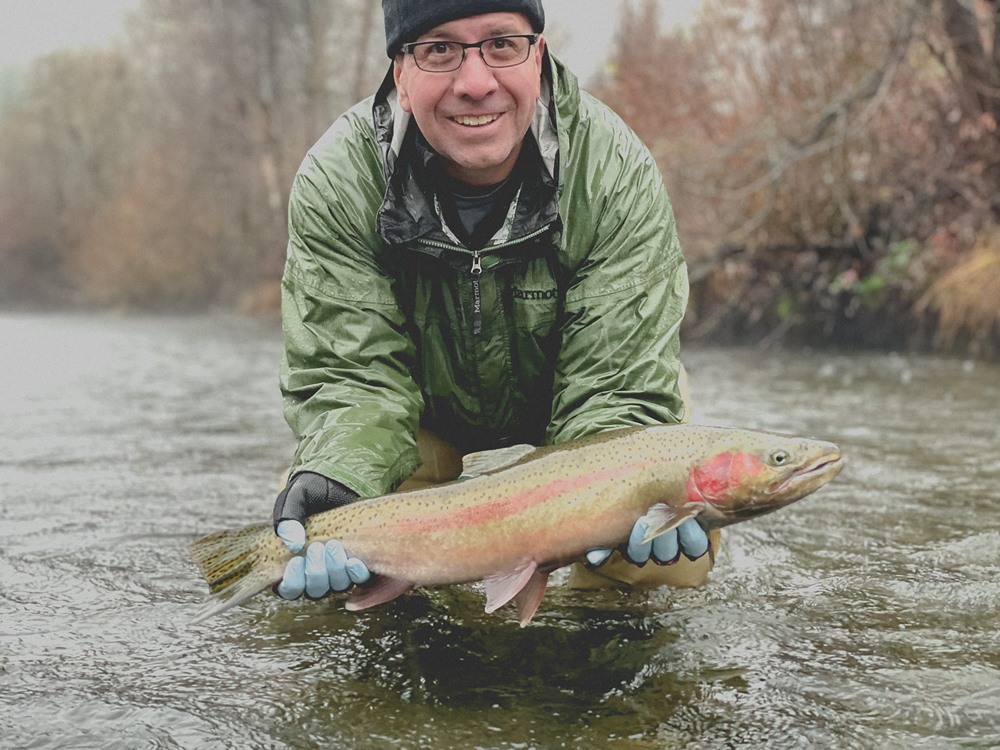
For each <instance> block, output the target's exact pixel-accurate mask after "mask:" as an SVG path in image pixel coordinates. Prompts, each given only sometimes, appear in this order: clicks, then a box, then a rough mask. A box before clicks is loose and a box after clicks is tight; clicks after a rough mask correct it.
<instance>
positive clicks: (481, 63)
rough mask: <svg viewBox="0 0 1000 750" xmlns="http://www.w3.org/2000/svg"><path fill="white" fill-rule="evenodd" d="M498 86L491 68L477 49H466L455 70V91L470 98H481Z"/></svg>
mask: <svg viewBox="0 0 1000 750" xmlns="http://www.w3.org/2000/svg"><path fill="white" fill-rule="evenodd" d="M498 86H499V84H498V83H497V79H496V76H494V75H493V68H491V67H490V66H489V65H487V64H486V61H485V60H483V56H482V54H480V52H479V50H477V49H470V50H468V52H467V53H466V55H465V61H464V62H463V63H462V67H460V68H459V69H458V71H456V77H455V87H454V88H455V93H456V94H457V95H459V96H467V97H469V98H471V99H482V98H484V97H486V96H487V95H489V94H491V93H493V92H494V91H496V89H497V87H498Z"/></svg>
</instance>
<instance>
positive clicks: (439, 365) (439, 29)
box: [274, 0, 711, 599]
mask: <svg viewBox="0 0 1000 750" xmlns="http://www.w3.org/2000/svg"><path fill="white" fill-rule="evenodd" d="M382 5H383V11H384V14H385V29H386V46H387V53H388V55H389V57H390V58H391V59H392V61H393V62H392V68H391V71H390V74H389V75H388V76H387V77H386V80H385V82H384V83H383V85H382V87H381V88H380V90H379V92H378V93H377V94H376V95H375V97H373V98H372V99H369V100H366V101H364V102H362V103H360V104H359V105H357V106H355V107H354V108H352V109H351V110H350V111H348V112H347V113H346V114H344V115H343V116H342V117H341V118H339V119H338V120H337V122H336V123H334V125H333V126H332V128H331V129H330V130H329V131H328V132H327V133H326V134H325V135H324V136H323V138H322V139H321V140H320V141H319V142H318V143H317V144H316V145H315V146H314V147H313V148H312V149H311V150H310V152H309V154H308V156H307V157H306V160H305V161H304V163H303V165H302V167H301V168H300V170H299V173H298V175H297V176H296V179H295V184H294V187H293V190H292V195H291V201H290V207H289V249H288V260H287V265H286V268H285V275H284V279H283V305H282V318H283V323H284V330H285V344H286V346H285V357H284V360H283V363H282V372H281V384H282V391H283V394H284V397H285V416H286V419H287V421H288V423H289V425H290V426H291V428H292V430H293V431H294V433H295V434H296V436H297V437H298V440H299V446H298V450H297V452H296V455H295V460H294V463H293V466H292V473H291V480H290V482H289V484H288V486H287V487H286V488H285V489H284V490H283V491H282V493H281V494H280V495H279V496H278V498H277V500H276V503H275V508H274V523H275V530H276V532H277V533H278V535H279V536H280V537H281V538H282V539H283V540H284V541H285V543H286V544H287V545H288V546H289V548H290V549H292V550H293V551H299V550H301V549H302V548H303V547H304V546H305V544H306V542H307V540H306V538H305V532H304V528H303V525H302V521H303V520H304V519H305V518H306V517H308V516H309V515H312V514H314V513H317V512H320V511H323V510H327V509H329V508H332V507H336V506H338V505H342V504H344V503H349V502H352V501H353V500H355V499H357V498H358V497H370V496H376V495H381V494H384V493H387V492H390V491H392V490H393V489H395V488H396V487H398V486H399V485H400V484H401V483H403V482H404V480H407V479H408V478H409V481H408V482H406V483H405V484H404V485H403V487H404V488H408V487H414V486H426V485H428V484H433V483H436V482H443V481H448V480H452V479H455V478H456V477H457V476H458V474H459V473H460V470H461V463H460V457H461V455H462V454H463V453H468V452H472V451H479V450H485V449H490V448H498V447H503V446H507V445H511V444H514V443H532V444H542V443H561V442H565V441H567V440H571V439H574V438H579V437H582V436H585V435H589V434H593V433H597V432H601V431H604V430H609V429H614V428H620V427H627V426H631V425H638V424H650V423H667V422H677V421H680V420H681V419H682V418H683V416H684V413H685V404H684V401H683V398H682V396H681V392H680V390H681V385H680V380H681V376H682V370H681V366H680V354H679V341H678V333H679V328H680V322H681V317H682V315H683V311H684V308H685V305H686V301H687V291H688V290H687V276H686V271H685V266H684V262H683V259H682V257H681V254H680V248H679V244H678V241H677V236H676V232H675V227H674V220H673V214H672V211H671V208H670V204H669V201H668V199H667V195H666V192H665V189H664V187H663V183H662V179H661V177H660V174H659V172H658V171H657V167H656V164H655V163H654V161H653V159H652V157H651V156H650V154H649V152H648V151H647V149H646V148H645V147H644V146H642V144H641V143H639V141H638V140H637V138H636V136H635V135H634V134H633V133H632V132H631V131H630V130H628V129H627V128H626V127H625V125H624V124H623V123H622V122H621V121H620V120H619V119H618V118H617V117H616V116H615V115H613V114H612V113H611V112H610V111H609V110H608V109H607V108H605V107H604V106H602V105H601V104H600V103H598V102H597V101H596V100H595V99H593V98H592V97H590V96H588V95H586V94H585V93H583V92H581V91H580V89H579V86H578V84H577V81H576V79H575V78H574V77H573V76H572V74H570V73H569V72H568V71H567V70H566V69H565V68H564V67H563V66H562V65H561V64H560V63H559V62H558V61H557V60H556V59H555V58H553V57H552V56H550V55H549V54H548V53H547V51H546V46H545V38H544V37H543V36H542V35H541V32H542V30H543V28H544V22H545V17H544V11H543V9H542V5H541V0H467V1H462V0H383V4H382ZM418 467H419V469H418ZM641 536H642V529H641V528H637V529H636V531H635V533H634V534H633V539H632V541H631V542H630V544H629V545H628V547H627V550H626V551H625V556H626V557H627V558H628V559H629V560H628V561H624V560H621V559H619V558H618V556H617V555H615V560H614V561H611V562H607V558H608V557H609V555H610V554H611V551H610V550H594V551H592V553H591V554H590V555H588V560H589V562H590V564H591V565H590V567H591V568H592V570H593V572H592V573H591V574H589V580H588V574H586V573H584V572H583V571H582V570H581V571H580V572H579V573H578V575H577V577H576V581H575V582H576V583H577V584H579V585H583V586H586V585H601V584H602V583H606V582H607V580H608V579H610V581H611V582H627V583H636V582H637V579H642V578H644V577H645V578H647V579H649V581H648V582H652V583H654V584H659V583H663V582H667V583H674V584H676V585H685V584H686V585H692V584H695V583H699V582H701V580H703V579H704V577H705V575H707V572H708V569H709V568H710V567H711V563H710V562H709V557H710V556H708V555H706V554H705V552H706V551H707V549H708V540H707V539H706V537H705V534H704V532H703V531H702V530H701V528H700V527H699V526H698V525H697V523H695V522H693V521H692V522H690V523H687V524H685V525H684V526H683V527H682V528H681V529H680V531H679V533H672V534H667V535H664V536H663V537H661V538H660V539H658V540H657V541H656V543H655V544H654V545H653V546H652V548H651V547H650V545H648V544H647V545H642V544H641V543H640V540H641ZM650 556H652V557H653V558H654V559H655V560H656V561H657V562H660V563H664V564H666V563H673V564H672V565H669V566H665V567H659V566H655V565H647V566H644V567H642V568H640V567H638V566H637V565H636V564H633V563H638V564H642V563H645V562H646V561H647V560H648V559H649V558H650ZM699 558H700V559H699ZM692 560H695V561H696V562H692ZM616 571H617V572H616ZM640 571H643V572H640ZM368 576H369V572H368V570H367V568H366V567H365V565H364V562H363V561H362V560H358V559H356V558H351V557H349V555H348V551H345V550H344V549H343V548H342V546H341V545H339V544H338V543H336V542H331V543H328V544H327V545H325V546H324V545H321V544H319V543H313V544H311V545H309V546H308V548H307V551H306V555H305V556H304V557H296V558H294V559H293V560H292V561H291V562H290V563H289V565H288V568H287V569H286V572H285V577H284V579H283V581H282V582H281V584H280V585H279V587H278V592H279V594H281V595H282V596H284V597H286V598H290V599H291V598H296V597H298V596H301V595H302V594H303V593H305V594H306V595H307V596H310V597H314V598H315V597H321V596H324V595H326V594H327V593H329V592H330V591H341V590H345V589H347V588H349V587H350V586H351V585H354V584H359V583H364V582H365V581H366V580H367V578H368ZM638 582H640V583H641V581H638Z"/></svg>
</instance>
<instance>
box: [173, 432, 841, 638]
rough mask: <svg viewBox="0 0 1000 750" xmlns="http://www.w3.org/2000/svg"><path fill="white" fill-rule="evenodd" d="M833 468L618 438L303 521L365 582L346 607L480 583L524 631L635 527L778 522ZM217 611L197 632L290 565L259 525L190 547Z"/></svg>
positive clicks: (521, 449) (477, 457) (825, 462)
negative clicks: (573, 568) (358, 565)
mask: <svg viewBox="0 0 1000 750" xmlns="http://www.w3.org/2000/svg"><path fill="white" fill-rule="evenodd" d="M841 467H842V460H841V452H840V449H839V448H838V447H837V446H836V445H834V444H832V443H827V442H821V441H817V440H805V439H801V438H792V437H786V436H781V435H774V434H771V433H764V432H755V431H749V430H735V429H728V428H722V427H706V426H699V425H689V424H683V425H657V426H650V427H636V428H626V429H621V430H614V431H610V432H605V433H602V434H600V435H596V436H593V437H590V438H585V439H582V440H578V441H574V442H570V443H565V444H563V445H559V446H549V447H543V448H535V447H532V446H528V445H518V446H513V447H510V448H503V449H500V450H496V451H487V452H483V453H476V454H471V455H469V456H466V457H465V460H464V473H463V478H462V480H461V481H457V482H453V483H451V484H446V485H442V486H439V487H434V488H430V489H421V490H414V491H412V492H402V493H396V494H391V495H384V496H382V497H377V498H372V499H369V500H361V501H358V502H356V503H353V504H351V505H347V506H344V507H340V508H335V509H333V510H329V511H326V512H324V513H319V514H317V515H314V516H311V517H310V518H308V519H307V520H306V524H305V527H306V534H307V536H308V538H309V539H310V540H311V541H325V540H328V539H339V540H340V541H341V542H343V544H344V547H345V548H346V549H347V550H349V551H350V553H351V554H352V555H354V556H357V557H359V558H360V559H361V560H363V561H364V562H365V564H366V565H367V566H368V568H369V570H371V572H372V573H373V574H374V576H373V583H372V584H371V585H366V586H364V587H360V588H357V589H355V591H354V593H353V594H352V595H351V596H350V597H349V598H348V599H347V604H346V606H347V608H348V609H350V610H360V609H365V608H367V607H373V606H375V605H377V604H382V603H384V602H387V601H390V600H392V599H395V598H396V597H397V596H400V595H401V594H403V593H404V592H406V591H407V590H409V589H411V588H413V587H414V586H419V585H432V584H448V583H466V582H471V581H479V580H482V581H484V582H485V589H486V611H487V612H492V611H494V610H496V609H497V608H498V607H501V606H503V605H504V604H506V603H507V602H509V601H511V600H513V601H514V602H515V603H516V605H517V609H518V614H519V617H520V621H521V624H522V625H527V624H528V622H530V621H531V618H532V616H533V615H534V613H535V611H536V610H537V608H538V605H539V603H540V602H541V600H542V597H543V595H544V593H545V585H546V581H547V579H548V576H549V573H551V572H552V571H553V570H555V569H556V568H558V567H560V566H562V565H566V564H569V563H572V562H575V561H578V560H580V559H581V558H582V557H583V556H584V555H585V554H586V553H587V552H588V551H590V550H594V549H601V548H611V547H617V546H619V545H621V544H623V543H624V542H625V540H626V539H627V538H628V536H629V533H630V532H631V530H632V527H633V525H634V524H635V522H636V520H638V519H639V518H640V517H641V516H645V517H646V518H645V520H646V522H647V527H648V529H649V531H648V534H647V536H646V540H647V541H648V540H650V539H653V538H655V537H657V536H659V535H660V534H663V533H666V532H667V531H669V530H670V529H673V528H675V527H676V526H677V525H678V524H680V523H681V522H682V521H684V520H686V519H688V518H697V519H698V522H699V523H700V524H701V525H702V526H703V527H705V528H706V529H713V528H719V527H721V526H727V525H729V524H732V523H737V522H739V521H744V520H746V519H749V518H755V517H756V516H759V515H762V514H764V513H769V512H771V511H774V510H777V509H778V508H781V507H783V506H785V505H788V504H789V503H792V502H794V501H796V500H798V499H800V498H803V497H805V496H806V495H808V494H810V493H812V492H814V491H815V490H817V489H819V488H820V487H822V486H823V485H824V484H826V483H827V482H829V481H830V480H831V479H833V477H835V476H836V475H837V474H838V473H839V472H840V469H841ZM191 556H192V558H193V559H194V561H195V562H196V563H197V564H198V566H199V568H200V569H201V573H202V575H203V576H204V578H205V580H206V581H208V585H209V589H210V591H211V593H212V594H213V596H214V597H215V600H214V601H211V602H210V603H209V607H208V608H207V609H206V610H205V611H204V612H202V614H201V615H200V616H199V617H198V618H197V620H196V621H200V620H203V619H205V618H207V617H209V616H211V615H213V614H216V613H218V612H221V611H223V610H225V609H228V608H229V607H232V606H234V605H236V604H239V603H240V602H243V601H245V600H247V599H249V598H250V597H252V596H254V595H255V594H257V593H259V592H261V591H264V590H265V589H268V588H271V587H272V586H273V585H274V584H276V583H277V582H278V581H279V580H280V579H281V577H282V574H283V571H284V568H285V564H286V563H287V562H288V560H289V559H290V558H291V557H292V553H290V552H289V551H288V549H287V548H286V547H285V545H284V544H283V543H282V542H281V540H280V539H278V537H277V536H275V534H274V531H273V530H272V528H271V526H270V525H269V524H258V525H255V526H248V527H246V528H242V529H237V530H231V531H222V532H218V533H216V534H212V535H210V536H207V537H204V538H203V539H200V540H198V541H196V542H194V543H193V544H192V545H191Z"/></svg>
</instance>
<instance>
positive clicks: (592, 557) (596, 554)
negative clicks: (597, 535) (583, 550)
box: [586, 549, 614, 568]
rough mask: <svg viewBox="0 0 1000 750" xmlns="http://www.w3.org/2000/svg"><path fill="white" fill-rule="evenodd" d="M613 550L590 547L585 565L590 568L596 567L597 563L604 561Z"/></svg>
mask: <svg viewBox="0 0 1000 750" xmlns="http://www.w3.org/2000/svg"><path fill="white" fill-rule="evenodd" d="M612 552H614V550H613V549H592V550H590V552H588V553H587V555H586V557H587V565H589V566H590V567H592V568H596V567H597V566H598V565H603V564H604V562H605V561H606V560H607V559H608V558H609V557H611V553H612Z"/></svg>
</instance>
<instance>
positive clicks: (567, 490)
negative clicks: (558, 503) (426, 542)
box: [396, 463, 646, 534]
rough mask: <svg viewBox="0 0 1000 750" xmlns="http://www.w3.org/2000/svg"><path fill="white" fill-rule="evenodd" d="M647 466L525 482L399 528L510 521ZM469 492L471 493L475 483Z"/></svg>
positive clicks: (410, 530)
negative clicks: (547, 502) (511, 518)
mask: <svg viewBox="0 0 1000 750" xmlns="http://www.w3.org/2000/svg"><path fill="white" fill-rule="evenodd" d="M645 465H646V464H645V463H631V464H622V465H618V466H614V467H612V468H605V469H598V470H596V471H590V472H586V473H583V474H577V475H575V476H569V477H560V478H558V479H553V480H551V481H547V482H542V483H539V484H533V483H530V482H529V483H528V485H529V486H527V487H525V486H524V484H523V483H522V488H520V489H518V488H514V487H512V488H511V491H510V492H509V493H508V494H505V495H500V496H496V497H493V498H491V499H485V500H483V501H481V502H480V501H479V500H478V499H477V498H475V497H473V496H471V495H470V497H468V498H467V502H466V503H464V504H462V505H461V506H459V507H451V508H442V509H441V510H439V511H438V512H432V513H428V514H427V515H420V516H414V517H411V518H407V519H404V520H402V521H400V523H399V524H398V526H397V527H396V528H397V531H398V532H399V533H403V534H425V533H430V532H437V531H445V530H453V529H461V528H467V527H471V526H478V525H481V524H486V523H490V522H492V521H498V520H502V519H505V518H510V517H513V516H516V515H517V514H519V513H523V512H525V511H528V510H530V509H532V508H534V507H536V506H538V505H541V504H543V503H545V502H546V501H549V500H552V499H555V498H557V497H563V496H565V495H567V494H571V493H574V492H577V491H580V490H583V489H585V488H587V487H590V486H592V485H594V484H599V483H602V482H607V481H612V480H615V479H619V478H621V477H622V476H623V475H628V474H629V473H631V472H633V471H636V470H639V469H642V468H644V467H645ZM468 489H469V490H470V492H471V490H472V483H471V482H470V483H469V487H468Z"/></svg>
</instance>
